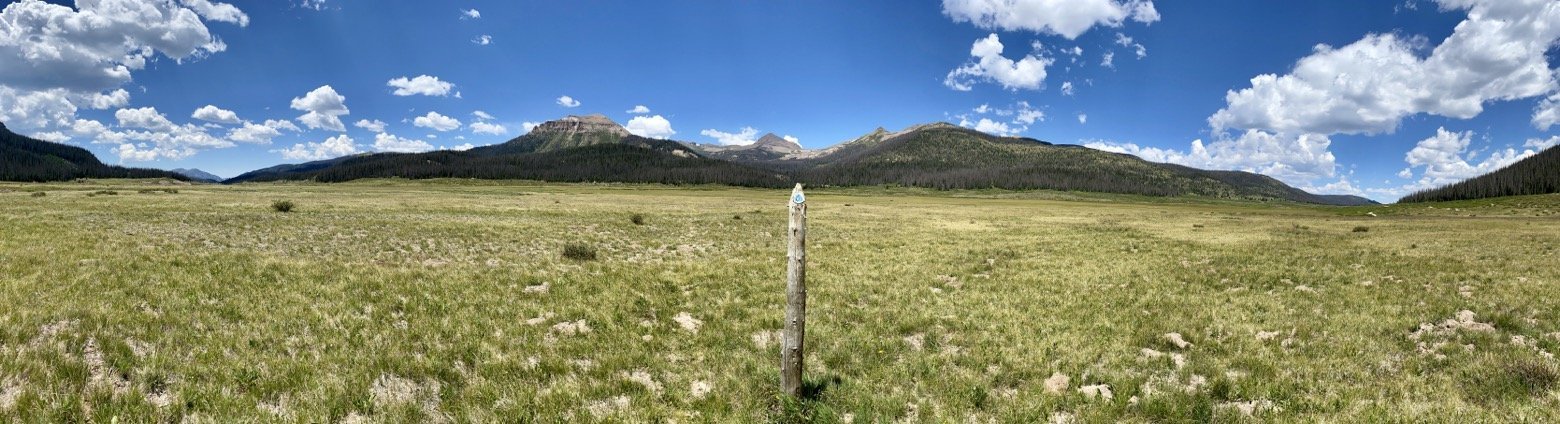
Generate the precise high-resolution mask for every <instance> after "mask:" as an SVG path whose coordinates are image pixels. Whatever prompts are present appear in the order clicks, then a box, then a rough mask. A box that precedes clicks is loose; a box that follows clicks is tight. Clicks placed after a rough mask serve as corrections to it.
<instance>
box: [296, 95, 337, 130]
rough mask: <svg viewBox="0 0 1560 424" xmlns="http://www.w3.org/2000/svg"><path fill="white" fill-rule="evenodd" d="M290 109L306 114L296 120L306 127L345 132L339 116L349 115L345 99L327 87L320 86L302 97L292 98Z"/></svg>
mask: <svg viewBox="0 0 1560 424" xmlns="http://www.w3.org/2000/svg"><path fill="white" fill-rule="evenodd" d="M292 108H293V109H296V110H302V111H306V112H308V113H305V114H303V116H299V117H298V118H297V119H298V122H301V123H303V125H304V126H306V127H309V128H314V129H324V130H331V131H337V132H342V131H346V130H347V126H346V125H345V124H342V123H341V116H342V115H346V114H348V113H351V111H350V110H348V109H347V98H346V97H345V96H342V95H341V94H338V93H336V89H334V88H331V87H330V86H329V85H322V86H320V87H319V88H316V89H314V90H313V91H310V92H308V94H304V95H303V97H294V98H293V99H292Z"/></svg>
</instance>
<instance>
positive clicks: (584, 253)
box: [563, 243, 596, 261]
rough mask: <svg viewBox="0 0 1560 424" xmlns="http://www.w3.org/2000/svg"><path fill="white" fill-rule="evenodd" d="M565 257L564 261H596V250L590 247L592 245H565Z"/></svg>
mask: <svg viewBox="0 0 1560 424" xmlns="http://www.w3.org/2000/svg"><path fill="white" fill-rule="evenodd" d="M563 257H564V259H572V260H576V261H594V260H596V248H594V247H590V245H587V244H585V243H569V244H566V245H563Z"/></svg>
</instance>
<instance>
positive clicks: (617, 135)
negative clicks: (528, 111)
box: [471, 114, 692, 156]
mask: <svg viewBox="0 0 1560 424" xmlns="http://www.w3.org/2000/svg"><path fill="white" fill-rule="evenodd" d="M632 136H633V134H629V133H628V130H627V129H624V128H623V127H622V126H619V125H618V124H617V123H616V122H612V120H611V119H608V118H607V117H606V116H604V115H601V114H594V115H586V116H573V115H571V116H566V117H564V118H563V119H559V120H556V121H547V122H543V123H541V124H540V125H537V126H536V127H535V128H532V129H531V132H528V133H526V134H525V135H521V136H519V137H515V138H514V139H512V140H509V141H508V142H506V143H503V144H498V145H493V146H483V147H478V148H475V149H472V150H471V151H472V152H474V153H477V154H479V155H485V156H491V155H502V154H516V153H541V152H551V151H557V150H563V149H570V148H575V147H585V146H595V145H602V144H622V143H623V141H624V140H625V139H627V138H629V137H632ZM679 150H686V149H679ZM689 153H692V152H691V151H689Z"/></svg>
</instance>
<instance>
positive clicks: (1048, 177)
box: [0, 115, 1374, 205]
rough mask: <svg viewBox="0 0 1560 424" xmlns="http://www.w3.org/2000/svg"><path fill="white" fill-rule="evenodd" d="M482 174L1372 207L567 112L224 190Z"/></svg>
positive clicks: (974, 140) (1096, 158)
mask: <svg viewBox="0 0 1560 424" xmlns="http://www.w3.org/2000/svg"><path fill="white" fill-rule="evenodd" d="M0 141H4V143H3V144H0V148H3V149H5V150H4V156H0V159H3V160H4V162H3V163H5V164H6V165H7V166H6V167H5V168H4V175H0V179H6V180H21V181H54V180H61V179H71V178H81V177H97V178H110V177H166V178H176V179H182V180H197V181H215V180H217V179H219V178H220V177H217V176H215V175H211V174H209V173H205V172H202V171H199V170H194V169H178V170H175V171H173V172H168V171H157V170H145V169H127V168H120V167H113V166H107V165H103V164H102V163H100V162H98V161H97V159H96V158H95V157H93V156H92V154H91V153H90V152H87V151H86V150H84V149H81V148H77V147H72V146H66V145H62V144H57V143H49V142H45V141H40V140H34V139H31V138H26V137H22V136H18V135H15V134H12V133H10V132H9V131H7V130H5V129H4V126H3V125H0ZM391 177H399V178H412V179H419V178H481V179H525V180H540V181H559V182H589V181H596V182H635V183H663V184H727V185H737V186H749V187H787V186H789V185H791V184H793V183H795V182H798V181H800V182H806V183H808V184H811V185H824V186H831V185H832V186H855V185H903V186H916V187H928V188H936V189H980V188H999V189H1014V190H1023V189H1053V190H1077V191H1094V192H1108V193H1126V194H1142V195H1152V196H1182V195H1190V196H1203V197H1211V198H1225V199H1245V200H1258V201H1262V200H1288V201H1295V202H1304V203H1317V204H1328V205H1362V204H1372V203H1374V202H1371V201H1370V200H1368V199H1365V198H1361V197H1356V196H1324V195H1316V194H1312V193H1307V192H1305V191H1303V190H1300V189H1297V188H1294V187H1290V186H1288V185H1285V184H1284V183H1282V182H1279V181H1278V180H1275V179H1273V178H1270V177H1267V176H1263V175H1258V174H1253V173H1249V172H1240V171H1206V170H1200V169H1194V168H1188V167H1184V166H1179V165H1171V164H1163V163H1154V162H1148V161H1145V160H1142V159H1139V158H1137V157H1136V156H1131V155H1125V154H1118V153H1109V152H1104V151H1100V150H1094V149H1090V148H1087V147H1082V146H1072V145H1053V144H1051V143H1047V142H1044V141H1040V140H1035V139H1031V138H1021V137H1000V136H994V135H990V134H986V133H982V132H979V131H975V130H971V129H967V128H962V127H959V126H955V125H952V124H948V123H932V124H923V125H916V126H912V127H910V128H906V129H904V130H901V131H888V130H886V129H883V128H878V129H876V130H875V131H872V132H870V133H868V134H866V135H863V136H861V137H857V138H856V139H854V140H851V141H848V142H845V143H841V144H839V145H836V146H833V147H829V148H826V149H820V150H806V149H803V148H802V146H801V145H799V144H797V143H795V142H793V141H790V140H786V139H785V138H783V137H779V136H776V135H774V134H766V135H764V136H763V137H761V138H759V139H758V140H757V141H756V142H754V143H752V144H749V145H743V146H725V145H706V144H696V143H683V142H677V141H672V140H659V139H651V138H645V137H640V136H636V135H633V134H630V133H629V132H628V131H627V130H626V129H624V128H623V127H622V126H619V125H618V124H617V123H615V122H613V121H612V120H610V119H608V118H607V117H605V116H602V115H589V116H569V117H565V118H563V119H559V120H556V121H549V122H546V123H543V124H541V125H538V126H536V127H535V128H533V129H532V130H531V131H530V132H528V133H526V134H525V135H522V136H519V137H516V138H514V139H512V140H509V141H508V142H505V143H501V144H495V145H491V146H483V147H478V148H474V149H471V150H468V151H460V152H458V151H444V150H441V151H434V152H427V153H365V154H358V155H352V156H345V157H340V158H335V159H330V160H323V161H315V162H307V163H301V164H289V165H279V166H273V167H269V168H264V169H258V170H254V171H250V172H246V173H244V174H242V175H239V176H236V177H233V178H231V179H228V180H226V181H223V182H224V183H239V182H251V181H277V180H314V181H323V182H340V181H349V180H355V179H361V178H391Z"/></svg>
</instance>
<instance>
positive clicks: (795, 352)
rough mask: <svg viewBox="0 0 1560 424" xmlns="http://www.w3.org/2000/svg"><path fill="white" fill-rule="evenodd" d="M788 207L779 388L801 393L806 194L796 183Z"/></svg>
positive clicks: (794, 395)
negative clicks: (783, 327)
mask: <svg viewBox="0 0 1560 424" xmlns="http://www.w3.org/2000/svg"><path fill="white" fill-rule="evenodd" d="M787 203H788V204H789V205H790V210H791V222H790V225H789V227H788V229H789V232H788V234H789V241H790V242H789V245H788V247H787V249H786V261H785V271H786V279H785V332H784V333H783V334H782V335H781V339H780V389H781V392H783V393H785V394H786V395H789V396H791V397H799V396H801V394H802V336H803V335H804V334H805V333H806V328H807V195H806V194H803V193H802V185H801V184H800V183H798V184H796V188H795V189H792V190H791V199H790V201H789V202H787Z"/></svg>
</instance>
